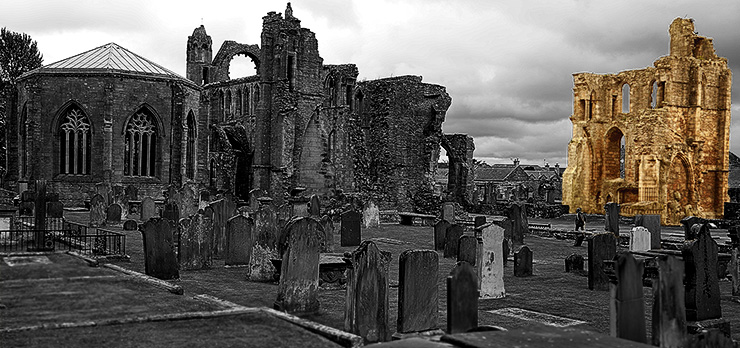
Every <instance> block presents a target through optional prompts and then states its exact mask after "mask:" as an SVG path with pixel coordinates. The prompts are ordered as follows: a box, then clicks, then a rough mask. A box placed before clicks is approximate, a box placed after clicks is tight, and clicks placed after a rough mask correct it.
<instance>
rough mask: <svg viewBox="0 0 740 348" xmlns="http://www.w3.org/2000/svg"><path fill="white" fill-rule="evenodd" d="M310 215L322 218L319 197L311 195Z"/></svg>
mask: <svg viewBox="0 0 740 348" xmlns="http://www.w3.org/2000/svg"><path fill="white" fill-rule="evenodd" d="M308 215H309V216H312V217H315V218H317V219H318V218H319V217H321V200H320V199H319V196H317V195H311V198H309V200H308Z"/></svg>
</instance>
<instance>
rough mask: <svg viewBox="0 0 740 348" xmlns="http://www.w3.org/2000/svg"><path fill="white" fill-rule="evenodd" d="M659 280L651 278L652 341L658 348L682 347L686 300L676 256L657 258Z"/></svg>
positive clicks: (681, 274)
mask: <svg viewBox="0 0 740 348" xmlns="http://www.w3.org/2000/svg"><path fill="white" fill-rule="evenodd" d="M657 263H658V279H653V317H652V318H653V321H652V333H653V334H652V343H653V345H654V346H658V347H684V346H685V345H684V339H685V338H686V303H685V294H684V285H683V275H684V264H683V261H681V260H679V259H678V258H677V257H674V256H669V255H662V256H659V257H658V258H657Z"/></svg>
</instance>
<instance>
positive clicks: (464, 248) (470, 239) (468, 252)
mask: <svg viewBox="0 0 740 348" xmlns="http://www.w3.org/2000/svg"><path fill="white" fill-rule="evenodd" d="M458 244H459V246H458V248H457V261H465V262H467V263H469V264H470V265H471V266H475V263H476V258H477V256H476V251H477V249H478V239H477V238H475V236H462V237H460V239H458Z"/></svg>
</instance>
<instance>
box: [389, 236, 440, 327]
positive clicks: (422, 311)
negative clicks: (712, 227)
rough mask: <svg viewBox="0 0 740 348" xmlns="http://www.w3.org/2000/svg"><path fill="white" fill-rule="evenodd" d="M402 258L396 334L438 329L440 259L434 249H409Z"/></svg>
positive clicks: (402, 254)
mask: <svg viewBox="0 0 740 348" xmlns="http://www.w3.org/2000/svg"><path fill="white" fill-rule="evenodd" d="M398 259H399V266H398V319H397V326H396V331H398V332H400V333H410V332H421V331H429V330H434V329H437V322H438V318H439V288H438V285H437V275H438V272H439V256H438V255H437V253H436V252H435V251H434V250H406V251H404V252H402V253H401V255H399V257H398Z"/></svg>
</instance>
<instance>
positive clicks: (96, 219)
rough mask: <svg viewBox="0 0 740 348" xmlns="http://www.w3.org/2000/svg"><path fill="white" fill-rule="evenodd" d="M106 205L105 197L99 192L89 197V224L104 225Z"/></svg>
mask: <svg viewBox="0 0 740 348" xmlns="http://www.w3.org/2000/svg"><path fill="white" fill-rule="evenodd" d="M106 207H107V204H106V203H105V198H104V197H103V196H101V195H100V194H96V195H94V196H93V197H92V198H91V199H90V226H92V227H100V226H104V225H105V218H106V212H105V210H106Z"/></svg>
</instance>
